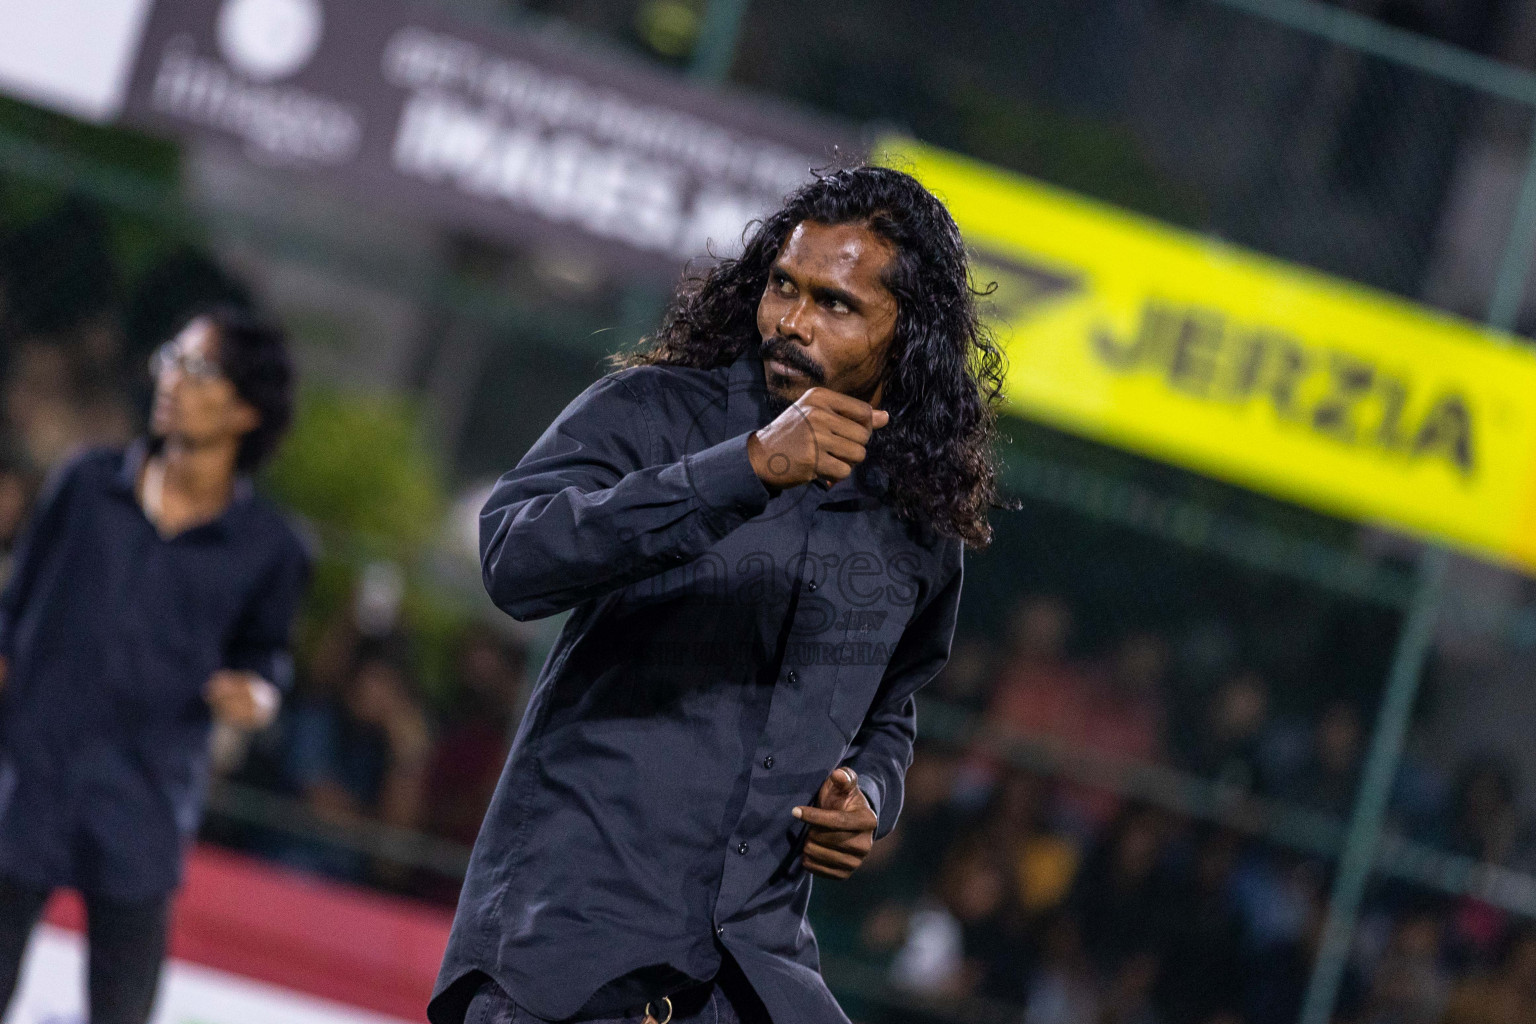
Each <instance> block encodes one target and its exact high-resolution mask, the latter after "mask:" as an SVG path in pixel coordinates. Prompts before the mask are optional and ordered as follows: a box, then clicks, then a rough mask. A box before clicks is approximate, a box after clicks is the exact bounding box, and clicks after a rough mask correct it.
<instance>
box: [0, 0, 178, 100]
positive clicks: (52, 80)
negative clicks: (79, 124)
mask: <svg viewBox="0 0 1536 1024" xmlns="http://www.w3.org/2000/svg"><path fill="white" fill-rule="evenodd" d="M150 2H151V0H43V2H41V3H39V2H38V0H0V92H8V93H12V94H13V95H16V96H20V97H21V98H22V99H25V100H29V101H30V102H32V103H36V104H39V105H40V106H44V107H54V108H56V109H59V110H62V111H64V112H65V113H68V114H73V115H74V116H76V117H81V118H85V119H86V120H88V121H110V120H112V119H113V118H115V117H116V116H117V115H118V113H119V112H120V111H121V110H122V107H123V97H124V96H125V95H126V94H127V91H128V75H129V72H131V71H132V70H133V58H134V55H135V54H136V53H138V49H139V37H140V36H141V35H142V33H143V31H144V21H145V18H146V17H147V16H148V14H149V6H150Z"/></svg>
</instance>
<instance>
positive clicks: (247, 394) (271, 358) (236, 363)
mask: <svg viewBox="0 0 1536 1024" xmlns="http://www.w3.org/2000/svg"><path fill="white" fill-rule="evenodd" d="M194 320H206V321H208V322H209V323H210V324H212V325H213V329H214V334H215V336H216V337H217V338H218V342H219V360H218V361H219V366H220V367H221V368H222V369H223V371H224V376H226V377H228V378H229V382H230V383H231V384H233V385H234V388H235V393H236V394H237V395H239V396H240V397H241V398H242V399H244V400H245V401H247V402H249V403H250V404H251V405H252V406H254V407H255V408H256V411H257V412H258V413H260V414H261V422H260V423H259V424H258V425H257V426H256V428H255V429H254V430H252V431H250V432H249V433H248V434H246V435H245V436H244V437H242V438H241V439H240V451H239V453H238V454H237V455H236V456H235V467H236V468H237V469H238V470H240V471H241V472H243V473H251V472H254V471H256V470H257V469H259V468H260V467H261V465H262V464H263V463H264V462H266V461H267V459H269V458H271V456H272V454H273V453H274V452H276V451H277V446H278V443H279V442H281V441H282V439H283V435H284V434H286V433H287V432H288V426H289V424H290V423H291V422H292V421H293V387H294V371H293V360H292V359H291V358H290V356H289V354H288V342H287V337H286V335H285V334H284V332H283V329H282V328H281V327H278V326H277V325H276V324H274V323H272V322H270V321H268V320H265V319H263V318H261V317H259V316H258V315H256V314H255V313H253V312H252V311H251V310H249V309H246V308H244V307H241V306H236V305H227V304H219V305H209V306H204V307H202V308H200V309H199V310H198V311H197V312H195V313H193V314H192V315H191V316H189V317H188V318H187V320H186V322H187V323H191V322H192V321H194Z"/></svg>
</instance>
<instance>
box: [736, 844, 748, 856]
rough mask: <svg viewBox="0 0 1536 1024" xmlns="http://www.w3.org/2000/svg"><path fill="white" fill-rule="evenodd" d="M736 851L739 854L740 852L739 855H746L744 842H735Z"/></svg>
mask: <svg viewBox="0 0 1536 1024" xmlns="http://www.w3.org/2000/svg"><path fill="white" fill-rule="evenodd" d="M736 852H737V853H739V854H741V855H742V856H746V853H747V844H746V843H739V844H737V846H736Z"/></svg>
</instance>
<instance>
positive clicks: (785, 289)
mask: <svg viewBox="0 0 1536 1024" xmlns="http://www.w3.org/2000/svg"><path fill="white" fill-rule="evenodd" d="M773 286H774V287H775V288H777V289H778V290H779V294H780V295H788V294H789V293H790V292H792V291H794V290H795V286H794V285H792V284H790V283H789V278H787V277H775V278H774V279H773Z"/></svg>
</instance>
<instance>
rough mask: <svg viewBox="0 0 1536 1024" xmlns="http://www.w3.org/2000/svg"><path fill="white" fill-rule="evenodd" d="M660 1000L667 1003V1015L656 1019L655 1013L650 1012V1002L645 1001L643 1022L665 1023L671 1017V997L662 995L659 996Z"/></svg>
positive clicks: (647, 1023) (651, 1023) (648, 1023)
mask: <svg viewBox="0 0 1536 1024" xmlns="http://www.w3.org/2000/svg"><path fill="white" fill-rule="evenodd" d="M661 1001H662V1002H663V1003H666V1004H667V1015H666V1016H665V1017H663V1018H661V1019H660V1020H657V1019H656V1014H654V1013H652V1012H651V1004H650V1003H646V1004H645V1024H667V1022H668V1021H670V1020H671V1019H672V997H671V996H662V997H661Z"/></svg>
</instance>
